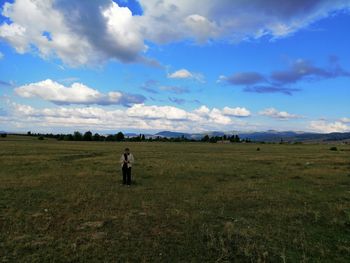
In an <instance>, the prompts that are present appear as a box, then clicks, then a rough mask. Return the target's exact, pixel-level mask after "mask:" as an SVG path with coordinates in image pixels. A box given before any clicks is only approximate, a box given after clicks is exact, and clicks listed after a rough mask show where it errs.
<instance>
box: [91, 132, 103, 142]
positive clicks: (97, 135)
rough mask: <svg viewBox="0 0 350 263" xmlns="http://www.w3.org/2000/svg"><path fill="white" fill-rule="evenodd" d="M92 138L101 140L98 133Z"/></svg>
mask: <svg viewBox="0 0 350 263" xmlns="http://www.w3.org/2000/svg"><path fill="white" fill-rule="evenodd" d="M92 140H94V141H99V140H101V136H100V135H99V134H98V133H95V134H94V136H93V137H92Z"/></svg>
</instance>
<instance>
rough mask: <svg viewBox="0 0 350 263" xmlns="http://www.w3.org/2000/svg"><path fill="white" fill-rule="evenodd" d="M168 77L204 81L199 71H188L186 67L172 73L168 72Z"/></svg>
mask: <svg viewBox="0 0 350 263" xmlns="http://www.w3.org/2000/svg"><path fill="white" fill-rule="evenodd" d="M168 78H170V79H194V80H197V81H199V82H204V77H203V75H202V74H200V73H193V72H190V71H188V70H187V69H179V70H177V71H175V72H173V73H169V74H168Z"/></svg>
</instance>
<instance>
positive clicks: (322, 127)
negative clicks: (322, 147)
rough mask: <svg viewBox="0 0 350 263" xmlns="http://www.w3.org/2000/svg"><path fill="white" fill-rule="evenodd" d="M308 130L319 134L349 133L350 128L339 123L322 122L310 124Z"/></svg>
mask: <svg viewBox="0 0 350 263" xmlns="http://www.w3.org/2000/svg"><path fill="white" fill-rule="evenodd" d="M310 129H311V130H313V131H316V132H321V133H330V132H350V126H349V125H346V124H344V123H342V122H340V121H336V122H327V121H324V120H319V121H312V122H310Z"/></svg>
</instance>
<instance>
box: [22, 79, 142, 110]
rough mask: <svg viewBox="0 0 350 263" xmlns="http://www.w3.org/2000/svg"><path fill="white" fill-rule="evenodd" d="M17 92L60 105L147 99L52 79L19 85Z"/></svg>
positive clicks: (123, 103) (26, 96) (138, 101)
mask: <svg viewBox="0 0 350 263" xmlns="http://www.w3.org/2000/svg"><path fill="white" fill-rule="evenodd" d="M15 92H16V93H17V94H18V95H19V96H21V97H24V98H34V97H38V98H41V99H43V100H47V101H51V102H53V103H55V104H58V105H65V104H66V105H68V104H85V105H89V104H98V105H112V104H121V105H124V106H129V105H131V104H135V103H142V102H143V101H144V100H145V97H143V96H142V95H134V94H128V93H122V92H118V91H112V92H108V93H107V94H102V93H100V92H99V91H98V90H95V89H92V88H90V87H88V86H86V85H84V84H82V83H73V84H72V85H70V86H69V87H66V86H64V85H62V84H60V83H57V82H55V81H53V80H51V79H47V80H43V81H39V82H36V83H30V84H27V85H23V86H20V87H17V88H15Z"/></svg>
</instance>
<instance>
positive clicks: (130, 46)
mask: <svg viewBox="0 0 350 263" xmlns="http://www.w3.org/2000/svg"><path fill="white" fill-rule="evenodd" d="M2 14H3V16H5V17H7V18H9V19H10V20H11V22H10V23H7V22H5V23H3V24H2V25H1V26H0V38H2V39H4V40H6V41H7V42H8V43H10V44H11V45H12V46H13V47H14V48H15V49H16V51H17V52H18V53H25V52H30V51H33V49H32V48H31V46H32V45H34V46H35V47H36V48H37V50H38V52H39V54H40V55H41V56H42V57H44V58H49V57H51V56H56V57H59V58H60V59H62V60H63V61H64V62H65V63H66V64H68V65H70V66H78V65H86V64H91V63H99V62H102V61H105V60H107V59H117V60H119V61H122V62H133V61H140V60H142V57H141V56H140V53H142V52H143V51H145V50H146V46H145V45H144V39H143V36H142V34H141V31H140V30H139V28H138V26H137V24H135V23H134V19H133V17H132V13H131V11H130V10H129V9H128V8H125V7H119V6H118V5H117V4H116V3H114V2H113V1H111V0H102V1H91V2H89V4H86V1H82V0H77V1H66V0H60V1H53V0H43V1H31V0H16V1H15V2H14V3H5V4H4V6H3V13H2Z"/></svg>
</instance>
